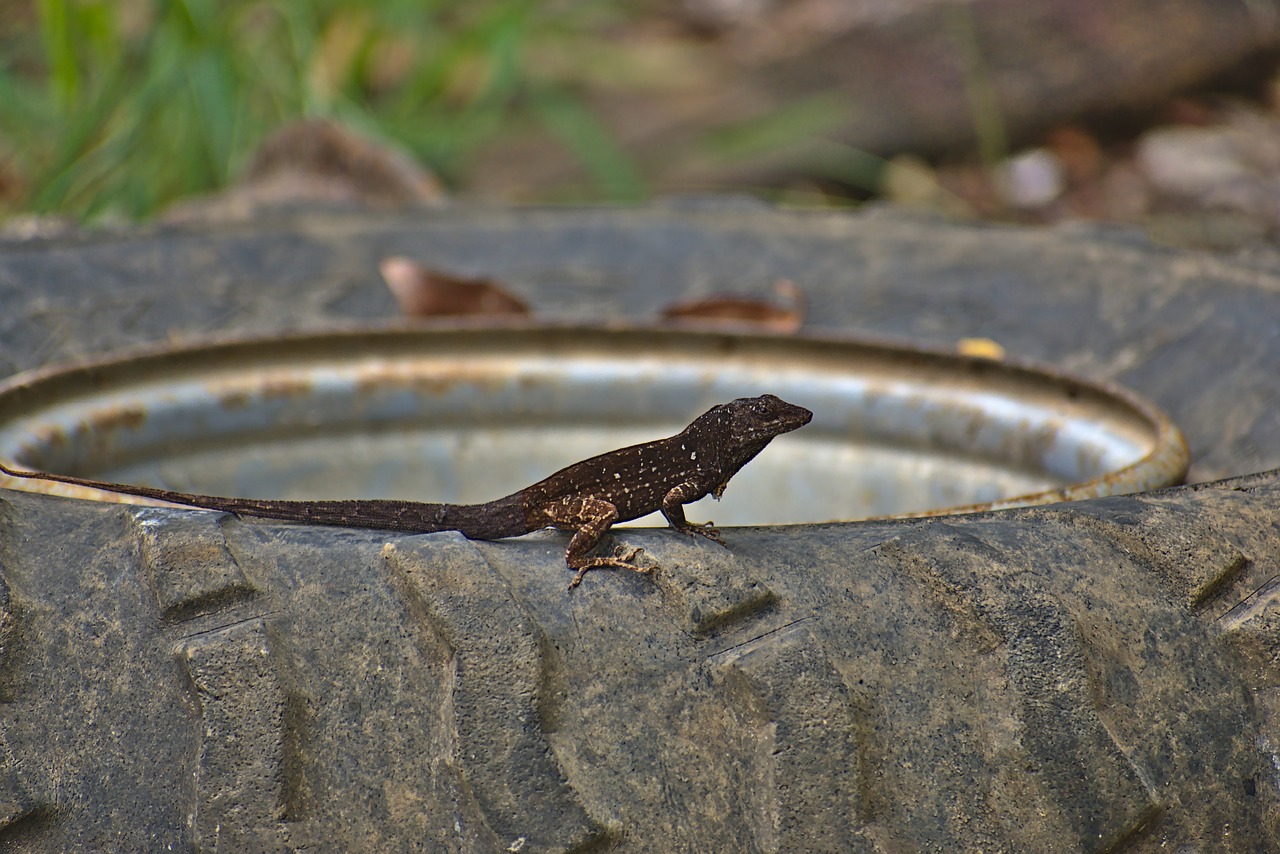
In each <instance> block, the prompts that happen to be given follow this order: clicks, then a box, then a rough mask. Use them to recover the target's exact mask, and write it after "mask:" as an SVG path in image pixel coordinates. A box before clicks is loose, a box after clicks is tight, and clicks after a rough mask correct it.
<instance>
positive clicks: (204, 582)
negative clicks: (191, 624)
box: [133, 508, 254, 620]
mask: <svg viewBox="0 0 1280 854" xmlns="http://www.w3.org/2000/svg"><path fill="white" fill-rule="evenodd" d="M225 518H226V517H225V515H224V514H220V513H207V512H198V513H197V512H184V511H177V512H175V511H170V510H164V509H157V508H144V509H141V510H138V511H136V512H135V513H134V514H133V520H134V526H135V529H136V530H137V535H138V542H139V551H140V553H141V557H142V566H143V570H144V572H146V574H147V576H148V578H149V579H150V582H151V587H152V589H153V590H154V591H155V594H156V606H157V607H158V608H159V609H160V612H161V613H162V614H164V616H165V618H166V619H179V620H180V619H185V618H186V617H188V616H190V615H194V614H195V613H197V612H199V611H201V610H203V609H206V608H211V607H216V606H218V605H221V604H223V603H226V602H228V601H236V600H240V599H246V598H248V597H250V596H252V595H253V592H254V590H253V585H252V584H250V582H249V579H248V578H247V577H246V576H245V574H244V571H243V570H242V569H241V568H240V564H239V562H238V561H237V560H236V559H235V556H234V555H232V554H231V552H230V550H229V549H228V548H227V540H226V536H225V535H224V533H223V530H222V521H223V519H225Z"/></svg>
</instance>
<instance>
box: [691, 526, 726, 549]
mask: <svg viewBox="0 0 1280 854" xmlns="http://www.w3.org/2000/svg"><path fill="white" fill-rule="evenodd" d="M679 530H681V531H683V532H684V533H686V534H688V535H689V536H691V537H706V538H707V539H708V540H710V541H711V542H713V543H719V544H720V545H722V546H724V547H725V548H726V549H727V548H729V546H728V544H727V543H725V541H724V539H723V538H722V537H721V536H720V531H719V530H717V529H716V527H715V523H714V522H689V523H688V524H687V525H686V526H685V527H683V528H680V529H679Z"/></svg>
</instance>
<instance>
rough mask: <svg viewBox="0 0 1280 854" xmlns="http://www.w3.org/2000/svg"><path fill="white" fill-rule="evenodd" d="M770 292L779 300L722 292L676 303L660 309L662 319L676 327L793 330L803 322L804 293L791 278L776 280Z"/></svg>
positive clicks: (785, 332)
mask: <svg viewBox="0 0 1280 854" xmlns="http://www.w3.org/2000/svg"><path fill="white" fill-rule="evenodd" d="M773 292H774V293H775V294H777V295H778V297H779V299H780V300H781V303H779V302H771V301H769V300H766V299H761V298H759V297H748V296H739V295H736V294H721V295H714V296H709V297H704V298H702V299H696V300H689V301H687V302H676V303H672V304H671V305H669V306H667V307H666V308H664V309H662V312H661V314H662V319H663V320H664V321H666V322H667V323H670V324H673V325H677V326H698V327H703V328H707V327H711V328H716V329H744V328H745V329H752V330H756V331H764V332H779V333H784V334H789V333H793V332H795V331H796V330H798V329H799V328H800V326H801V324H803V323H804V314H805V298H804V292H803V291H801V290H800V288H799V287H797V285H796V283H795V282H793V281H791V280H790V279H778V280H777V281H776V282H774V283H773Z"/></svg>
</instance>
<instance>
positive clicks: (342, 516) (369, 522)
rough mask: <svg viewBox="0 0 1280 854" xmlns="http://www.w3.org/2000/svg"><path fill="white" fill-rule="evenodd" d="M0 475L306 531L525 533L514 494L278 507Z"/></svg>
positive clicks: (60, 477)
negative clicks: (295, 525) (468, 500)
mask: <svg viewBox="0 0 1280 854" xmlns="http://www.w3.org/2000/svg"><path fill="white" fill-rule="evenodd" d="M0 472H2V473H4V474H7V475H9V476H10V477H25V478H33V479H36V480H51V481H55V482H57V483H69V484H71V485H73V486H86V487H89V488H91V489H101V490H104V491H106V492H120V493H124V494H125V495H138V496H141V497H143V498H153V499H156V500H157V501H166V502H168V503H170V504H183V505H186V506H188V507H198V508H200V509H202V510H220V511H223V512H226V513H236V514H241V515H245V516H257V517H260V518H264V519H282V520H284V521H288V522H304V523H306V524H309V525H332V526H340V527H346V528H369V529H375V530H379V531H403V532H407V533H414V534H426V533H432V532H435V531H459V532H461V533H462V535H463V536H465V537H469V538H471V539H476V540H496V539H501V538H503V537H515V536H519V535H520V534H527V533H529V531H530V528H529V526H528V523H527V522H526V521H525V513H524V505H523V502H522V501H521V500H520V495H519V493H516V494H514V495H509V496H507V497H506V498H499V499H498V500H497V501H491V502H489V503H487V504H429V503H423V502H419V501H397V500H393V499H384V498H375V499H368V500H358V501H357V500H338V501H284V500H275V499H256V498H232V497H228V496H220V495H197V494H194V493H189V492H174V491H172V490H168V489H156V488H155V487H151V486H135V485H134V484H129V483H111V482H108V481H104V480H92V479H90V478H83V477H72V476H70V475H65V474H51V473H48V472H35V471H21V470H18V469H11V468H9V467H8V466H6V465H4V464H3V463H0Z"/></svg>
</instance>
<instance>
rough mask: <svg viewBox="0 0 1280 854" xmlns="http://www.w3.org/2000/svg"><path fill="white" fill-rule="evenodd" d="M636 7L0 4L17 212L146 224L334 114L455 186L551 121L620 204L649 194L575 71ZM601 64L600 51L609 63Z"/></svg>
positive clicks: (0, 130)
mask: <svg viewBox="0 0 1280 854" xmlns="http://www.w3.org/2000/svg"><path fill="white" fill-rule="evenodd" d="M621 14H622V13H621V12H620V11H619V9H618V4H616V3H611V2H608V0H601V1H600V2H559V3H557V2H550V3H548V2H542V3H539V2H534V0H472V2H469V3H449V2H444V0H377V2H372V3H366V2H355V0H309V2H307V1H306V0H296V2H290V0H276V2H265V0H36V2H34V3H33V2H29V0H28V2H16V0H0V20H3V21H4V22H5V26H4V28H3V30H2V31H0V212H9V213H12V212H15V211H35V212H41V213H47V212H57V213H62V214H67V215H71V216H75V217H81V218H95V217H102V216H123V217H130V218H132V217H143V216H146V215H148V214H151V213H153V212H155V211H156V210H158V209H159V208H161V207H163V206H164V205H165V204H166V203H168V202H169V201H171V200H173V199H175V198H178V197H180V196H184V195H189V194H192V193H198V192H203V191H208V190H211V189H213V188H216V187H218V186H221V185H223V184H225V183H226V182H227V181H228V180H229V179H230V178H231V177H233V176H234V175H235V174H236V172H237V170H238V169H240V168H241V167H242V166H243V165H244V164H245V162H246V160H247V158H248V157H249V155H250V154H251V153H252V151H253V149H254V148H255V146H256V145H257V144H258V143H259V142H260V141H261V140H262V138H263V137H264V136H265V135H266V134H267V133H268V132H269V131H270V130H271V129H273V128H275V127H277V126H279V125H280V124H282V123H283V122H285V121H287V120H289V119H293V118H297V117H301V116H330V117H334V118H336V119H338V120H340V121H342V122H344V123H347V124H350V125H352V126H354V127H355V128H357V129H359V130H361V131H363V132H365V133H369V134H372V135H374V136H382V137H384V138H388V139H391V140H394V141H396V142H398V143H400V144H401V145H403V146H405V147H406V148H408V149H409V150H410V151H411V152H413V153H414V154H415V155H417V156H418V157H419V158H420V159H421V160H422V161H423V162H424V163H426V164H427V165H428V166H430V167H431V168H433V169H434V170H436V172H437V173H438V174H440V175H441V176H442V177H443V178H444V179H445V181H446V182H449V181H450V180H452V179H456V177H457V176H458V175H459V174H460V172H461V171H462V170H463V169H464V168H465V165H466V160H467V156H468V154H469V152H472V151H474V150H475V149H476V148H477V147H478V146H480V145H482V144H483V143H485V142H486V141H488V140H491V139H494V138H496V137H498V136H501V135H518V134H520V133H521V132H522V128H523V129H528V128H531V127H535V126H536V127H538V128H539V129H543V130H547V131H549V132H551V133H552V134H554V135H555V136H556V137H557V138H558V139H559V140H561V141H562V143H563V144H564V145H566V146H568V147H569V148H570V149H571V150H572V151H574V152H575V153H576V154H577V155H578V157H579V159H580V160H581V161H582V162H583V164H584V166H585V167H586V168H587V170H588V171H589V173H590V174H591V175H592V177H593V178H594V180H595V182H596V184H597V185H598V187H599V189H600V195H601V197H602V198H609V199H613V200H629V199H635V198H638V197H639V196H641V195H642V194H643V192H644V187H643V184H642V181H641V179H640V177H639V175H638V173H637V170H636V169H635V167H634V165H633V164H632V163H631V162H630V160H629V159H628V157H627V155H626V154H624V153H623V152H622V151H621V149H620V148H619V147H618V146H617V145H616V143H615V142H614V141H613V140H612V139H611V137H610V136H609V134H608V132H607V131H606V130H605V129H604V128H603V127H602V126H601V125H600V124H599V123H598V122H597V121H596V120H595V119H594V117H593V116H592V114H591V112H590V110H589V109H588V108H587V107H586V106H585V105H584V102H583V101H582V100H581V99H580V98H578V97H577V96H576V95H575V89H574V81H573V75H572V73H566V71H565V63H564V62H560V63H558V64H556V65H555V69H556V70H555V72H554V73H553V72H545V73H541V74H540V73H539V70H538V69H539V67H542V64H541V63H534V62H531V61H530V57H537V56H542V57H546V56H558V57H564V56H572V55H574V49H575V47H576V46H577V45H578V44H579V43H581V42H587V41H594V42H596V43H597V44H598V42H599V39H600V38H601V32H602V31H603V30H607V29H608V28H609V27H611V26H616V25H618V23H619V22H620V19H619V17H618V16H620V15H621ZM595 53H596V52H595V51H590V50H589V51H587V54H588V55H594V54H595Z"/></svg>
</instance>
